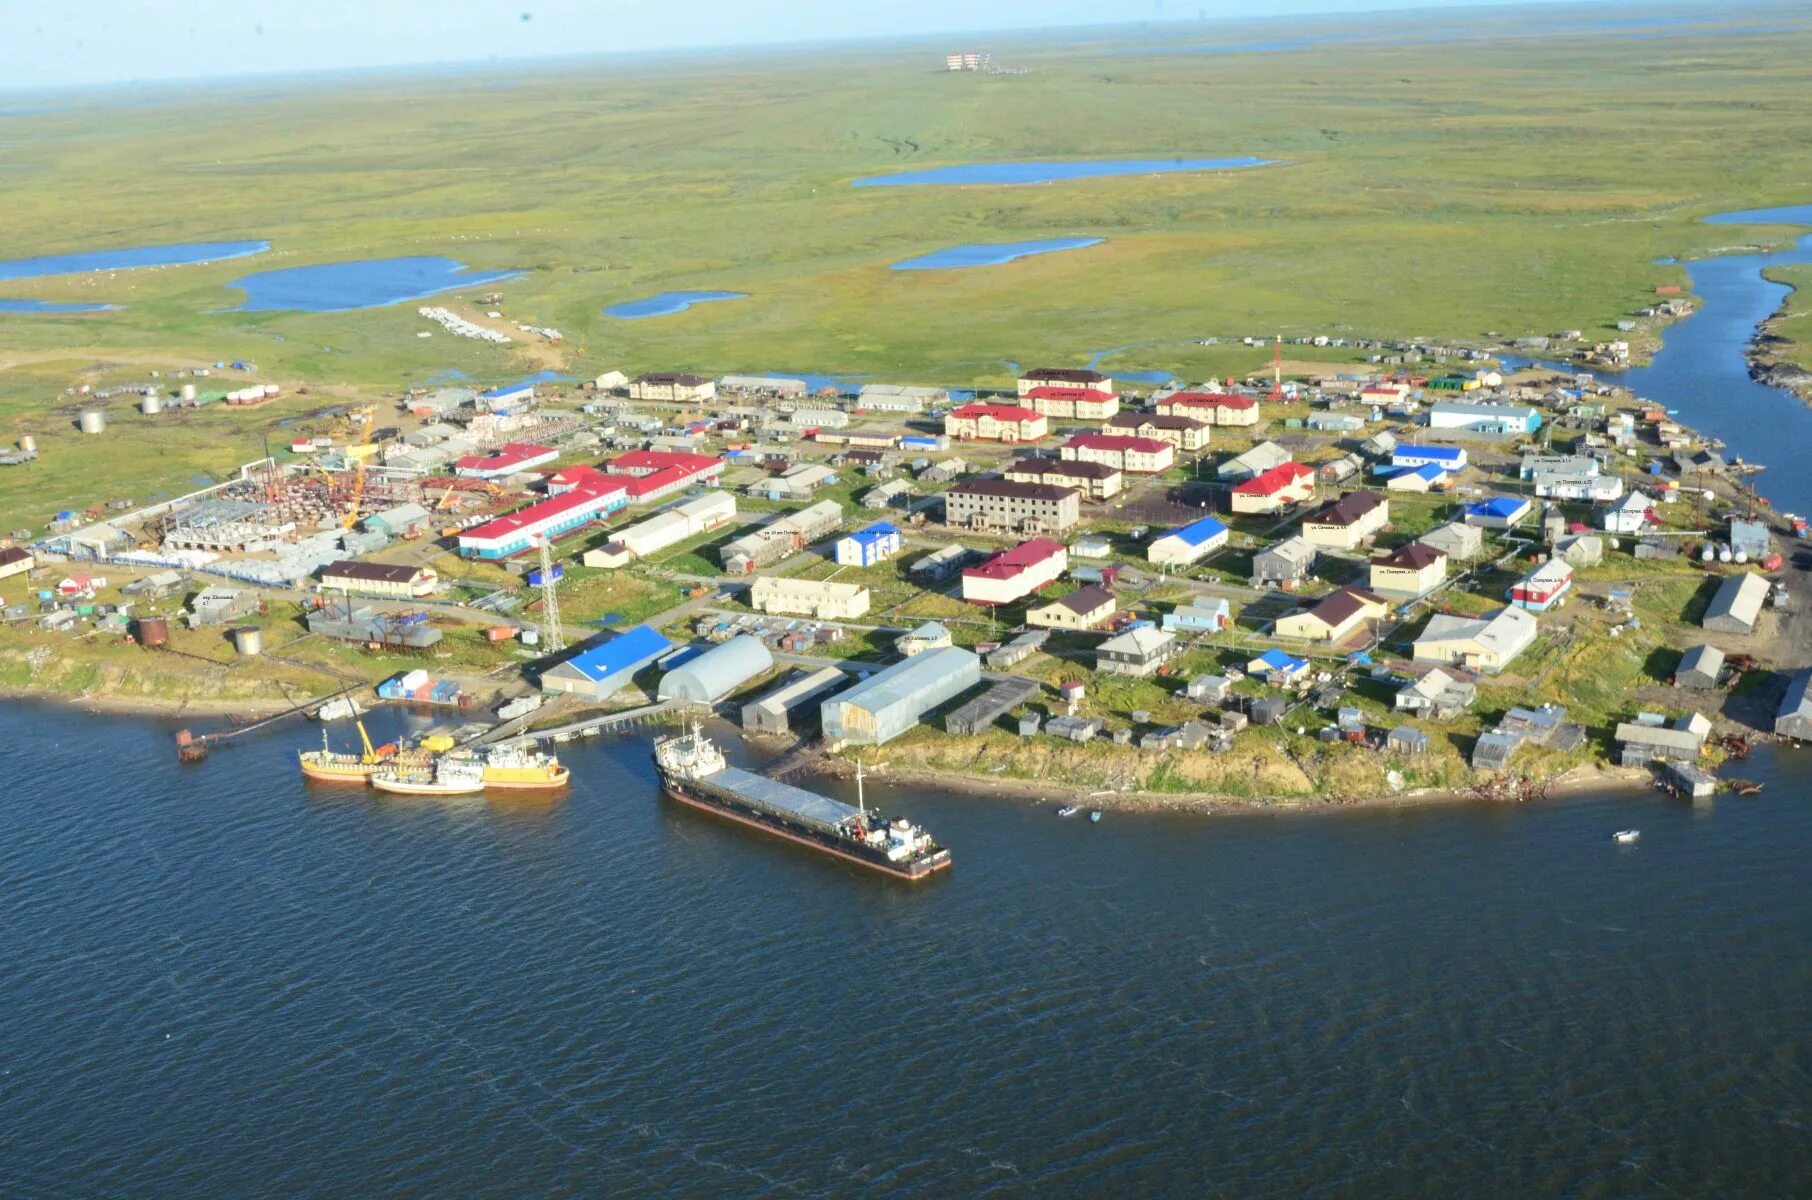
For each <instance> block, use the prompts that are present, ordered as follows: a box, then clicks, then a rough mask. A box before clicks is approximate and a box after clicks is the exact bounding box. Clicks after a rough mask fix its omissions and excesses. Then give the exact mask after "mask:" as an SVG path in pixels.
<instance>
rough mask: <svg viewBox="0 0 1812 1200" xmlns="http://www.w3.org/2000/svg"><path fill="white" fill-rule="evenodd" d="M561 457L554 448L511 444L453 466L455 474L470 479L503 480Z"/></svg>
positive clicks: (476, 455)
mask: <svg viewBox="0 0 1812 1200" xmlns="http://www.w3.org/2000/svg"><path fill="white" fill-rule="evenodd" d="M559 457H560V452H559V451H558V450H556V449H554V448H553V447H552V446H536V445H531V444H530V443H528V442H510V443H508V444H507V445H503V446H499V447H498V448H497V449H495V450H493V451H491V452H490V453H489V454H468V455H466V456H465V457H463V458H461V459H460V460H459V461H458V462H457V463H455V464H453V466H454V473H455V474H458V475H464V476H466V477H467V478H469V479H501V478H502V477H503V476H505V475H514V474H516V473H517V472H518V471H527V470H529V469H530V468H531V467H539V466H542V465H543V464H546V463H551V462H553V461H554V460H555V459H556V458H559Z"/></svg>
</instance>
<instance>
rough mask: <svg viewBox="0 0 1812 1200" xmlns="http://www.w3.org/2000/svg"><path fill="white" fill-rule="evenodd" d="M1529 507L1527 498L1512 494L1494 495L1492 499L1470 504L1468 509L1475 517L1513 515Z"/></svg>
mask: <svg viewBox="0 0 1812 1200" xmlns="http://www.w3.org/2000/svg"><path fill="white" fill-rule="evenodd" d="M1528 507H1529V502H1528V501H1527V500H1518V499H1516V498H1514V497H1511V496H1494V497H1493V498H1491V499H1490V500H1480V501H1479V502H1478V503H1476V504H1468V505H1467V506H1466V511H1467V513H1469V514H1470V515H1472V516H1475V517H1513V516H1515V515H1516V514H1517V513H1519V512H1522V511H1523V510H1524V509H1525V508H1528Z"/></svg>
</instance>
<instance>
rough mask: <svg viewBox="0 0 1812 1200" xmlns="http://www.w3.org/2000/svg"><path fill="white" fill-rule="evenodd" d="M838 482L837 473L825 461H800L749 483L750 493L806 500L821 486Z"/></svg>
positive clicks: (771, 497)
mask: <svg viewBox="0 0 1812 1200" xmlns="http://www.w3.org/2000/svg"><path fill="white" fill-rule="evenodd" d="M836 482H837V473H836V472H835V471H833V470H831V469H830V468H829V467H827V466H825V465H824V464H823V463H800V464H799V465H797V466H793V467H788V468H787V469H786V470H784V471H782V472H781V473H780V474H778V475H775V476H773V477H771V478H768V479H758V480H756V481H755V482H754V483H751V484H750V485H749V495H751V496H759V497H762V498H764V499H768V500H804V499H807V498H808V497H810V496H811V494H812V493H813V492H815V491H817V490H818V489H819V488H821V487H829V486H830V485H831V484H833V483H836Z"/></svg>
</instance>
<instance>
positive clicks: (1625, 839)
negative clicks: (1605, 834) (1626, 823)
mask: <svg viewBox="0 0 1812 1200" xmlns="http://www.w3.org/2000/svg"><path fill="white" fill-rule="evenodd" d="M1641 836H1642V831H1641V830H1640V829H1619V830H1618V831H1617V832H1616V833H1613V834H1612V835H1611V840H1612V841H1614V842H1620V843H1622V844H1623V845H1625V846H1627V845H1629V844H1630V843H1631V842H1633V841H1635V840H1636V839H1637V838H1639V837H1641Z"/></svg>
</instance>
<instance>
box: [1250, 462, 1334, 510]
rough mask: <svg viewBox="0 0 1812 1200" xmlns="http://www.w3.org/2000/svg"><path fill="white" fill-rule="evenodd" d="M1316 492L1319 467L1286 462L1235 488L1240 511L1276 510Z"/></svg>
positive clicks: (1298, 502)
mask: <svg viewBox="0 0 1812 1200" xmlns="http://www.w3.org/2000/svg"><path fill="white" fill-rule="evenodd" d="M1314 495H1315V469H1314V468H1313V467H1308V466H1304V465H1303V464H1302V463H1294V462H1289V463H1283V464H1282V465H1280V466H1275V467H1272V468H1271V469H1270V470H1268V471H1261V472H1259V473H1258V474H1257V475H1254V476H1253V477H1252V478H1250V479H1248V480H1246V481H1245V482H1244V483H1242V484H1239V485H1238V486H1237V487H1235V488H1234V489H1233V511H1234V512H1236V513H1272V512H1276V511H1277V510H1279V509H1281V508H1284V507H1286V506H1288V505H1291V504H1300V503H1301V502H1302V501H1304V500H1307V499H1309V498H1311V497H1312V496H1314Z"/></svg>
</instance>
